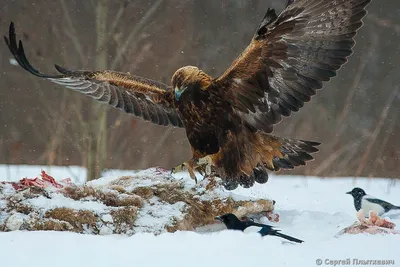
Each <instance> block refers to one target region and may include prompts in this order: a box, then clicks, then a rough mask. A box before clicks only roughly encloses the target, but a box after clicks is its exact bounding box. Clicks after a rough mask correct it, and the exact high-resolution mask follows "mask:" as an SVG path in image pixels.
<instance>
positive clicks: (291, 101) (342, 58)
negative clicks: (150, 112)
mask: <svg viewBox="0 0 400 267" xmlns="http://www.w3.org/2000/svg"><path fill="white" fill-rule="evenodd" d="M369 2H370V0H335V1H327V0H296V1H288V4H287V7H286V8H285V9H284V10H283V11H282V12H281V13H280V14H279V15H278V16H277V15H276V14H275V11H274V10H268V11H267V14H266V15H265V17H264V19H263V21H262V22H261V24H260V26H259V27H258V29H257V31H256V33H255V35H254V37H253V40H252V41H251V43H250V45H249V46H248V47H247V48H246V50H245V51H244V52H243V53H242V54H241V55H240V56H239V57H238V58H237V59H236V60H235V61H234V62H233V64H232V65H231V67H230V68H228V70H227V71H226V72H225V73H224V74H223V75H222V76H221V77H219V78H218V80H217V81H218V82H219V83H221V86H223V87H224V88H226V89H225V91H224V92H226V94H227V95H230V96H233V97H231V98H230V101H231V103H232V105H234V106H235V108H236V110H237V112H238V114H240V116H241V117H242V118H243V119H244V121H245V122H246V123H247V124H249V125H250V126H252V127H254V128H255V129H258V130H262V131H265V132H268V133H269V132H272V130H273V125H274V124H276V123H278V122H280V121H281V119H282V115H283V116H289V115H290V114H291V113H292V112H293V111H298V110H299V109H300V108H301V107H303V105H304V102H308V101H310V99H311V96H313V95H315V93H316V90H317V89H321V88H322V87H323V85H324V83H326V82H328V81H329V80H330V79H331V78H332V77H334V76H336V73H337V71H338V70H339V69H340V68H341V66H342V65H343V64H344V63H346V62H347V57H349V56H350V55H351V54H352V53H353V51H352V47H353V46H354V44H355V42H354V40H353V37H354V36H355V35H356V32H357V30H358V29H359V28H360V27H361V26H362V21H361V19H362V18H363V17H364V16H365V15H366V14H367V12H366V10H365V6H366V5H367V4H368V3H369ZM249 91H250V92H251V94H249ZM260 95H261V97H260Z"/></svg>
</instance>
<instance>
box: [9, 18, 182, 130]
mask: <svg viewBox="0 0 400 267" xmlns="http://www.w3.org/2000/svg"><path fill="white" fill-rule="evenodd" d="M5 41H6V44H7V46H8V47H9V49H10V51H11V53H12V54H13V55H14V57H15V59H16V60H17V62H18V63H19V65H21V67H23V68H24V69H25V70H27V71H28V72H30V73H32V74H33V75H36V76H38V77H41V78H45V79H48V80H50V81H52V82H54V83H57V84H60V85H63V86H65V87H67V88H69V89H72V90H74V91H77V92H80V93H82V94H85V95H88V96H91V97H92V98H94V99H96V100H97V101H100V102H105V103H108V104H109V105H111V106H113V107H115V108H119V109H122V110H124V111H125V112H127V113H131V114H134V115H136V116H138V117H140V118H142V119H144V120H146V121H151V122H153V123H155V124H158V125H164V126H166V125H173V126H177V127H183V124H182V121H181V119H180V117H179V115H178V114H177V113H176V110H175V109H174V108H173V105H172V101H173V95H172V93H171V91H169V90H168V89H169V88H168V86H167V85H165V84H162V83H159V82H156V81H152V80H150V79H146V78H142V77H138V76H133V75H130V74H126V73H120V72H115V71H108V70H105V71H93V72H90V71H71V70H67V69H65V68H62V67H60V66H57V65H55V67H56V69H57V70H58V71H59V72H60V73H61V75H47V74H43V73H40V72H39V71H38V70H36V69H35V68H34V67H32V65H31V64H30V63H29V61H28V60H27V58H26V56H25V52H24V48H23V45H22V42H21V41H19V44H18V45H17V39H16V35H15V29H14V23H12V22H11V24H10V30H9V38H7V37H5Z"/></svg>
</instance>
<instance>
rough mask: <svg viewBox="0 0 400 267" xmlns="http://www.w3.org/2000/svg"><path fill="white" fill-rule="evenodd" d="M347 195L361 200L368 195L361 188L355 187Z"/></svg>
mask: <svg viewBox="0 0 400 267" xmlns="http://www.w3.org/2000/svg"><path fill="white" fill-rule="evenodd" d="M346 194H349V195H352V196H353V197H354V198H361V197H363V196H365V195H366V193H365V191H364V190H363V189H361V188H359V187H354V188H353V190H351V191H350V192H347V193H346Z"/></svg>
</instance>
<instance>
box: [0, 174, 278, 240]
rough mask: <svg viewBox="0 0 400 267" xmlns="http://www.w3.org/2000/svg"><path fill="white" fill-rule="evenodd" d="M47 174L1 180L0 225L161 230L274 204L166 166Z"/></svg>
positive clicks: (266, 208) (114, 231) (128, 231)
mask: <svg viewBox="0 0 400 267" xmlns="http://www.w3.org/2000/svg"><path fill="white" fill-rule="evenodd" d="M41 176H42V179H40V178H35V179H23V180H21V181H20V182H19V183H17V182H11V183H2V184H0V231H15V230H29V231H34V230H56V231H71V232H77V233H85V234H99V235H109V234H127V235H132V234H135V233H154V234H160V233H164V232H175V231H177V230H196V229H201V227H207V225H210V224H212V223H214V217H215V216H217V215H221V214H225V213H228V212H233V213H235V214H237V215H238V216H247V215H249V214H254V213H260V212H269V211H272V210H273V208H274V201H272V200H268V199H263V198H256V197H244V196H238V195H235V194H232V193H231V192H228V191H225V190H224V189H223V188H222V187H220V186H218V185H217V184H215V183H213V182H209V181H208V180H204V181H202V182H201V183H199V184H197V185H193V184H192V183H191V181H190V182H189V181H187V180H184V179H181V180H179V179H176V178H174V177H172V176H171V175H170V174H169V173H168V172H167V171H166V170H164V169H161V168H152V169H148V170H145V171H140V172H137V173H134V174H132V175H130V176H122V177H118V176H117V177H115V176H110V177H103V178H100V179H98V180H95V181H91V182H88V183H86V184H84V185H74V184H72V183H71V182H69V183H68V184H66V183H64V184H60V183H57V182H55V180H54V178H52V177H51V176H49V175H47V174H46V173H45V172H42V174H41ZM206 188H207V190H206Z"/></svg>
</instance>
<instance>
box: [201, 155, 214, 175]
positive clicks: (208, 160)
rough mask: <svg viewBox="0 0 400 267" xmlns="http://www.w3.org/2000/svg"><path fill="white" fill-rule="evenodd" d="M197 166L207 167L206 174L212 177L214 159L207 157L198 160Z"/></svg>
mask: <svg viewBox="0 0 400 267" xmlns="http://www.w3.org/2000/svg"><path fill="white" fill-rule="evenodd" d="M197 165H198V166H200V165H205V174H206V175H207V176H210V175H211V167H212V166H213V161H212V158H211V157H210V156H205V157H203V158H199V159H198V160H197Z"/></svg>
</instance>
